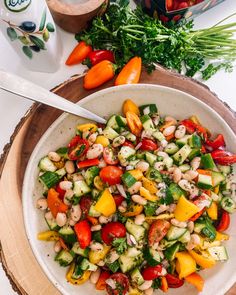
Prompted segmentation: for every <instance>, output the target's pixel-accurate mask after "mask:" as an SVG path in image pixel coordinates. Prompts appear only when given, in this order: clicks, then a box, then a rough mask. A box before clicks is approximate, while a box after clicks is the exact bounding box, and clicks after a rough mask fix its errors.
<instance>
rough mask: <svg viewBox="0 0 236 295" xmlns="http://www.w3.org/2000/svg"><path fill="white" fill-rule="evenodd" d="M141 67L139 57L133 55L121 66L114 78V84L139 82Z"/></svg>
mask: <svg viewBox="0 0 236 295" xmlns="http://www.w3.org/2000/svg"><path fill="white" fill-rule="evenodd" d="M141 69H142V59H141V57H138V56H135V57H133V58H131V59H130V60H129V62H128V63H127V64H126V65H125V66H124V67H123V69H122V70H121V71H120V73H119V75H118V76H117V78H116V81H115V85H116V86H118V85H124V84H136V83H138V82H139V79H140V75H141Z"/></svg>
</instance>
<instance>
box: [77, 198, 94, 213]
mask: <svg viewBox="0 0 236 295" xmlns="http://www.w3.org/2000/svg"><path fill="white" fill-rule="evenodd" d="M92 203H93V201H92V198H91V197H89V196H83V197H82V198H81V199H80V202H79V205H80V209H81V210H82V212H83V213H84V214H85V215H87V214H88V212H89V209H90V207H91V205H92Z"/></svg>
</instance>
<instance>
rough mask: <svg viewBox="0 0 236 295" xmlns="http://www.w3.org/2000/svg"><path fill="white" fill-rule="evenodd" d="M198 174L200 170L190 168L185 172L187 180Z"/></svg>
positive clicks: (184, 176)
mask: <svg viewBox="0 0 236 295" xmlns="http://www.w3.org/2000/svg"><path fill="white" fill-rule="evenodd" d="M197 176H198V172H197V171H195V170H189V171H187V172H185V173H184V174H183V178H184V179H187V180H189V181H190V180H193V179H194V178H196V177H197Z"/></svg>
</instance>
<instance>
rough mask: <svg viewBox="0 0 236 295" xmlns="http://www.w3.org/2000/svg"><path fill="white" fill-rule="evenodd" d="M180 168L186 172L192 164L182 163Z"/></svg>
mask: <svg viewBox="0 0 236 295" xmlns="http://www.w3.org/2000/svg"><path fill="white" fill-rule="evenodd" d="M179 169H180V171H181V172H183V173H184V172H186V171H188V170H190V169H191V167H190V165H188V164H183V165H180V166H179Z"/></svg>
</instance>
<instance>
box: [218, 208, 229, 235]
mask: <svg viewBox="0 0 236 295" xmlns="http://www.w3.org/2000/svg"><path fill="white" fill-rule="evenodd" d="M229 226H230V215H229V213H228V212H226V211H224V210H222V214H221V218H220V222H219V224H218V225H217V227H216V230H217V231H219V232H224V231H226V230H227V229H228V228H229Z"/></svg>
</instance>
